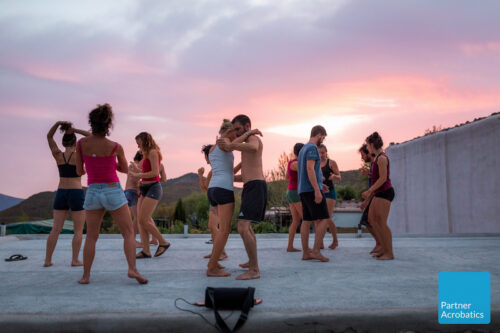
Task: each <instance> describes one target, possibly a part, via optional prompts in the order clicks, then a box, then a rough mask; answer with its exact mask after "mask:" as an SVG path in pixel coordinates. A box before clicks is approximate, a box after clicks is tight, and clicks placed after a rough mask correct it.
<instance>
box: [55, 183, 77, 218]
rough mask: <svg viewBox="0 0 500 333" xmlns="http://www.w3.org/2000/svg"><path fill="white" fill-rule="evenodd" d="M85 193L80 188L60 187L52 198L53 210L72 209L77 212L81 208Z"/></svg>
mask: <svg viewBox="0 0 500 333" xmlns="http://www.w3.org/2000/svg"><path fill="white" fill-rule="evenodd" d="M84 201H85V193H84V192H83V190H82V189H81V188H71V189H66V188H60V189H58V190H57V192H56V196H55V198H54V206H53V208H54V210H70V209H71V210H72V211H73V212H78V211H80V210H83V202H84Z"/></svg>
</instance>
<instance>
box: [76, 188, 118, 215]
mask: <svg viewBox="0 0 500 333" xmlns="http://www.w3.org/2000/svg"><path fill="white" fill-rule="evenodd" d="M126 204H127V198H126V197H125V193H123V190H122V187H121V186H120V183H119V182H117V183H96V184H90V185H89V187H88V188H87V194H86V195H85V203H84V204H83V208H84V209H85V210H97V209H106V210H111V211H112V210H117V209H118V208H120V207H122V206H123V205H126Z"/></svg>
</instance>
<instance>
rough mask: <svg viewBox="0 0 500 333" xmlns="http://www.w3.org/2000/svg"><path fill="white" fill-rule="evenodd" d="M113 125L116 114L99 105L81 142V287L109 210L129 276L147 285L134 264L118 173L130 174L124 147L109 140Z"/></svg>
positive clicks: (87, 279)
mask: <svg viewBox="0 0 500 333" xmlns="http://www.w3.org/2000/svg"><path fill="white" fill-rule="evenodd" d="M112 122H113V111H112V110H111V106H109V105H108V104H104V105H98V106H97V107H96V108H95V109H94V110H92V111H91V112H90V113H89V124H90V127H91V129H92V135H90V136H88V137H86V138H83V139H81V140H80V141H78V144H77V150H76V170H77V173H78V174H79V175H81V176H82V175H84V174H85V173H87V183H88V188H87V193H86V194H85V202H84V204H83V208H84V209H85V216H86V219H87V237H86V240H85V247H84V249H83V276H82V278H81V279H80V280H79V281H78V282H79V283H81V284H87V283H89V282H90V269H91V268H92V262H93V261H94V256H95V245H96V242H97V239H98V237H99V231H100V228H101V222H102V218H103V216H104V213H105V212H106V210H108V211H109V212H110V213H111V217H112V218H113V220H114V221H115V223H116V224H117V225H118V228H119V229H120V232H121V234H122V235H123V239H124V246H123V249H124V252H125V257H126V258H127V263H128V277H129V278H133V279H136V280H137V282H139V283H140V284H145V283H148V280H147V279H146V278H144V277H143V276H142V275H141V274H140V273H139V272H138V271H137V268H136V265H135V236H134V230H133V227H132V220H131V218H130V214H129V211H128V208H127V199H126V198H125V194H124V193H123V190H122V188H121V186H120V181H119V179H118V175H117V174H116V171H119V172H123V173H127V171H128V167H127V160H126V158H125V153H124V151H123V148H122V146H120V145H119V144H118V143H116V142H113V141H111V140H109V139H107V138H106V136H107V135H109V129H110V128H111V126H112Z"/></svg>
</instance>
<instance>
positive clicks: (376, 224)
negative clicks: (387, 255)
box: [368, 198, 384, 257]
mask: <svg viewBox="0 0 500 333" xmlns="http://www.w3.org/2000/svg"><path fill="white" fill-rule="evenodd" d="M374 199H375V198H374ZM372 204H373V200H372ZM368 209H369V210H368V222H369V223H370V226H371V229H372V232H373V234H374V235H376V237H377V238H378V240H379V247H378V248H377V246H376V245H375V248H374V249H373V250H372V252H370V253H371V254H372V255H373V256H374V257H378V256H380V255H382V254H383V253H384V238H383V237H382V232H383V229H382V226H381V224H380V221H379V217H377V215H378V212H377V209H376V208H375V207H374V206H372V205H371V204H370V207H369V208H368Z"/></svg>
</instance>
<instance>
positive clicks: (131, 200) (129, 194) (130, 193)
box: [124, 190, 139, 207]
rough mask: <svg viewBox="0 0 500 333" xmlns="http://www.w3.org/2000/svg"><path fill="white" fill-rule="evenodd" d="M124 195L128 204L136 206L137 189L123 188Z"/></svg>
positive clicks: (137, 198)
mask: <svg viewBox="0 0 500 333" xmlns="http://www.w3.org/2000/svg"><path fill="white" fill-rule="evenodd" d="M124 193H125V197H126V198H127V202H128V206H129V207H133V206H137V201H138V200H139V194H138V193H137V190H125V191H124Z"/></svg>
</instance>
